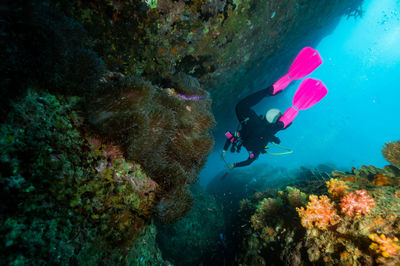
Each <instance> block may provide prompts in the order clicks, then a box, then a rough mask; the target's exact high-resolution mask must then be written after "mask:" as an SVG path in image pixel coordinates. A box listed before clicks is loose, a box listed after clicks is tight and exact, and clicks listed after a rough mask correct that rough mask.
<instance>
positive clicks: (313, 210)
mask: <svg viewBox="0 0 400 266" xmlns="http://www.w3.org/2000/svg"><path fill="white" fill-rule="evenodd" d="M309 199H310V202H309V203H307V206H306V209H304V208H303V207H301V208H296V211H297V212H298V213H299V216H300V218H301V224H302V225H303V226H304V227H305V228H308V229H310V228H312V227H314V226H315V227H318V228H319V229H321V230H324V229H326V227H327V226H329V225H334V224H337V223H338V222H339V220H340V217H339V216H338V215H337V213H336V210H335V208H334V205H333V203H332V202H331V201H330V199H329V198H328V197H327V196H326V195H323V196H320V197H319V199H318V196H315V195H310V197H309Z"/></svg>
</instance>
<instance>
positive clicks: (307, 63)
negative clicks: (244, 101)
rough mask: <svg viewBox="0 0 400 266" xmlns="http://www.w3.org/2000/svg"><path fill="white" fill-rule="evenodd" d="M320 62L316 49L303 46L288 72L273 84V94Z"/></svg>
mask: <svg viewBox="0 0 400 266" xmlns="http://www.w3.org/2000/svg"><path fill="white" fill-rule="evenodd" d="M321 64H322V59H321V57H320V56H319V53H318V51H317V50H314V49H313V48H311V47H304V48H303V49H302V50H301V51H300V53H299V54H298V55H297V56H296V59H295V60H294V62H293V64H292V65H291V66H290V69H289V73H288V74H286V75H284V76H283V77H281V78H280V79H278V80H277V81H276V82H275V83H274V84H273V87H274V91H273V94H276V93H278V92H279V91H281V90H283V89H284V88H286V87H287V86H288V85H289V83H290V82H291V81H292V80H294V79H301V78H304V77H305V76H307V75H308V74H310V73H311V72H313V71H314V70H315V69H316V68H317V67H318V66H319V65H321Z"/></svg>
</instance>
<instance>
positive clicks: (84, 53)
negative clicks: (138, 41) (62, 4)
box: [0, 1, 105, 119]
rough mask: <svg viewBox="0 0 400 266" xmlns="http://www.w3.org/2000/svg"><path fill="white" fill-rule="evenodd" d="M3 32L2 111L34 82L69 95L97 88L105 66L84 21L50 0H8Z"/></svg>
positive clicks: (0, 66) (0, 45)
mask: <svg viewBox="0 0 400 266" xmlns="http://www.w3.org/2000/svg"><path fill="white" fill-rule="evenodd" d="M5 2H7V3H5V4H4V5H3V4H2V10H1V17H2V20H3V25H4V27H3V28H2V34H1V36H0V49H1V50H2V51H3V52H2V53H1V55H0V61H1V64H0V85H1V90H0V104H1V107H2V108H0V114H1V119H2V118H3V117H5V115H4V114H5V113H6V111H7V110H8V109H7V106H9V103H10V101H11V100H13V99H16V98H18V97H21V96H22V95H24V93H25V92H26V88H27V87H29V86H37V87H40V88H41V89H42V90H44V89H45V90H48V91H51V92H53V93H62V94H64V95H65V94H68V95H81V96H82V95H88V94H92V93H94V92H95V91H96V89H97V85H98V81H99V79H100V78H101V76H102V75H103V73H104V71H105V68H104V64H103V60H102V59H101V58H100V57H99V56H98V55H97V54H96V53H95V52H94V51H93V50H92V49H91V48H92V46H91V39H90V37H89V36H88V34H87V32H86V30H85V29H84V28H83V27H82V25H81V24H80V23H78V22H76V21H74V20H73V19H71V18H69V17H67V16H66V15H65V14H64V13H63V12H60V11H58V10H57V9H56V8H55V7H53V6H52V5H51V4H49V3H48V2H46V1H5Z"/></svg>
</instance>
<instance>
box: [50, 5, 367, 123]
mask: <svg viewBox="0 0 400 266" xmlns="http://www.w3.org/2000/svg"><path fill="white" fill-rule="evenodd" d="M53 2H55V3H56V4H57V5H58V6H60V8H61V9H62V10H64V11H65V12H66V13H67V14H68V15H70V16H72V17H74V18H75V19H76V20H77V21H79V22H81V23H82V24H83V25H84V27H85V29H87V30H88V31H89V33H90V35H91V36H92V37H93V38H94V39H95V40H96V42H95V44H94V50H95V51H96V52H98V53H99V54H100V55H101V56H102V58H103V59H104V61H105V63H106V66H107V67H108V68H109V70H111V71H119V72H122V73H129V74H137V75H142V76H143V77H145V78H146V79H148V80H150V81H152V82H153V83H155V84H169V81H170V77H171V75H174V74H176V73H179V72H183V73H186V74H189V75H191V76H193V77H195V78H197V79H198V80H199V82H200V84H201V85H202V87H203V88H204V89H206V90H207V91H209V92H210V93H211V97H212V98H213V99H214V102H213V111H214V114H216V115H217V120H218V121H222V120H223V118H226V117H228V116H231V115H232V114H233V111H228V112H227V111H226V110H230V109H232V108H230V109H227V107H229V106H231V107H233V106H234V104H235V102H236V101H237V97H240V96H243V95H246V94H247V93H248V92H249V91H251V90H253V89H256V88H259V86H268V85H270V83H272V82H273V81H274V80H275V79H277V78H278V77H279V75H282V74H283V73H284V72H285V71H287V67H288V66H287V62H290V60H291V59H292V58H293V57H294V55H295V54H296V53H297V52H298V51H299V50H300V49H301V48H302V47H304V46H305V45H315V44H317V43H318V41H319V40H320V39H321V38H323V36H324V35H326V34H327V33H328V32H329V30H330V29H332V27H333V26H334V25H335V23H337V22H338V20H339V18H340V17H341V16H342V15H346V16H359V15H361V9H360V8H361V4H362V2H363V1H362V0H351V1H343V0H341V1H317V0H315V1H295V0H283V1H258V0H244V1H230V0H212V1H208V0H204V1H203V0H194V1H183V0H180V1H172V0H155V1H85V2H80V1H76V2H75V1H57V0H53ZM232 110H233V109H232Z"/></svg>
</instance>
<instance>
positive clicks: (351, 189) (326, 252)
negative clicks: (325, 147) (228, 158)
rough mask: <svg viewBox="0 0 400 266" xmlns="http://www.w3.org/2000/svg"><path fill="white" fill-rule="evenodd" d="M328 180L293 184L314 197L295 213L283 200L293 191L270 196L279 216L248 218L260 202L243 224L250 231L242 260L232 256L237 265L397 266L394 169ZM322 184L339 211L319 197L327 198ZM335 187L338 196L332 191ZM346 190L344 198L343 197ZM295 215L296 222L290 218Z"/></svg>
mask: <svg viewBox="0 0 400 266" xmlns="http://www.w3.org/2000/svg"><path fill="white" fill-rule="evenodd" d="M300 174H301V173H300ZM381 176H385V177H387V178H388V179H389V180H390V182H391V185H390V186H387V185H385V186H382V185H381V184H380V183H379V182H376V180H377V177H378V178H380V179H379V180H381V179H382V177H381ZM331 178H332V179H331V180H330V181H328V182H326V181H324V180H319V181H318V180H315V181H311V183H314V185H313V186H310V185H307V184H306V183H304V182H299V183H298V185H299V186H300V188H302V187H304V189H306V190H307V192H308V193H313V194H319V195H320V196H317V195H310V197H309V200H310V201H309V202H308V203H307V204H306V205H305V206H304V205H303V206H304V207H300V208H299V207H297V206H295V205H293V204H290V202H291V201H290V197H289V196H290V195H291V193H290V191H292V190H293V189H287V190H286V192H283V191H279V190H275V196H274V195H273V194H274V192H273V190H271V192H270V193H269V197H270V199H269V200H268V201H269V202H271V201H272V199H279V200H282V201H283V204H282V205H280V207H279V211H278V214H279V215H272V216H269V218H268V219H263V220H261V219H258V220H256V219H254V217H256V215H257V214H258V213H260V210H259V208H260V206H263V205H262V204H261V202H260V203H259V204H258V205H257V206H258V207H257V208H256V209H254V210H253V213H254V214H253V216H251V218H248V224H250V225H252V226H250V227H249V229H248V230H247V231H246V234H244V235H243V237H244V242H243V243H244V244H243V246H242V250H243V254H241V255H240V256H238V258H237V263H238V264H240V263H242V264H246V265H267V261H268V263H274V264H283V265H308V264H312V263H313V264H330V265H338V264H339V265H374V264H378V265H398V264H399V263H400V254H399V249H400V246H399V242H398V238H399V236H400V226H399V225H400V220H399V217H400V216H399V215H400V200H399V197H398V195H399V193H400V192H399V190H398V186H399V185H400V172H399V171H398V169H397V168H395V167H392V166H385V167H384V168H383V169H380V168H377V167H374V166H371V165H369V166H362V167H361V168H360V169H356V168H353V169H352V171H351V172H339V171H333V172H332V174H331ZM334 178H335V179H334ZM340 180H343V181H340ZM384 180H387V179H384ZM341 182H343V183H345V184H343V183H341ZM318 183H319V185H318ZM325 184H326V188H327V189H328V191H329V190H330V191H329V192H330V195H331V196H333V195H335V202H337V203H340V204H339V206H338V205H337V204H335V203H334V202H332V201H331V200H330V199H329V198H328V196H326V195H323V194H326V193H327V190H326V188H325V187H324V186H323V185H325ZM337 187H339V189H338V191H336V190H335V189H336V188H337ZM302 190H303V189H302ZM346 190H347V191H348V193H347V194H345V195H343V193H344V191H346ZM297 194H298V193H297ZM321 194H322V195H321ZM263 201H265V200H263ZM339 207H340V209H341V211H339ZM295 209H296V210H297V212H298V215H297V217H298V218H297V219H296V218H295V219H294V218H293V217H294V215H295V214H294V213H295Z"/></svg>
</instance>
